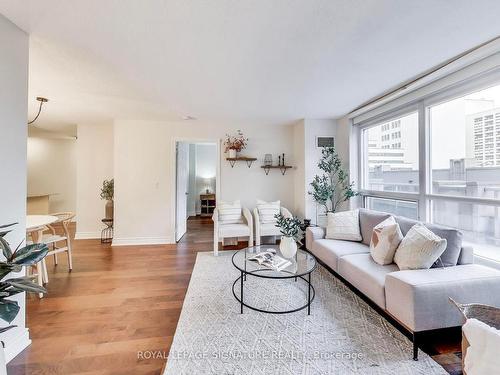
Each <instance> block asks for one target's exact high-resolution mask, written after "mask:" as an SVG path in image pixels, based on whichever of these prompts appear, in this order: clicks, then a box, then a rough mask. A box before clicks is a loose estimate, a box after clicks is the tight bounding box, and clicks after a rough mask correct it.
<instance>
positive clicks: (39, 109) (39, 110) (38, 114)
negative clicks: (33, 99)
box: [28, 101, 44, 125]
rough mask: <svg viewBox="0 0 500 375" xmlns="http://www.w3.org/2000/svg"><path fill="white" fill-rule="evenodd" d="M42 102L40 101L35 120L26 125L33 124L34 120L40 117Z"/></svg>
mask: <svg viewBox="0 0 500 375" xmlns="http://www.w3.org/2000/svg"><path fill="white" fill-rule="evenodd" d="M43 103H44V102H43V101H40V106H39V107H38V113H37V114H36V116H35V118H34V119H33V120H31V121H30V122H28V125H31V124H33V123H34V122H35V121H36V119H37V118H38V116H40V113H41V112H42V105H43Z"/></svg>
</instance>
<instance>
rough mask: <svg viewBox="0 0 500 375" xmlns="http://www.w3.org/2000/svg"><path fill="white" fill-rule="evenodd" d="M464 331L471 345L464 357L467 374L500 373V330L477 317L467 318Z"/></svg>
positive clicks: (487, 374) (484, 374)
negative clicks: (499, 353) (499, 371)
mask: <svg viewBox="0 0 500 375" xmlns="http://www.w3.org/2000/svg"><path fill="white" fill-rule="evenodd" d="M462 331H463V333H464V335H465V337H466V338H467V341H468V342H469V345H470V346H469V347H468V348H467V351H466V353H465V359H464V370H465V371H466V372H467V374H469V375H490V374H498V369H500V356H499V355H498V348H499V347H500V330H498V329H496V328H494V327H490V326H489V325H487V324H486V323H483V322H481V321H479V320H477V319H467V321H466V322H465V324H464V326H463V327H462Z"/></svg>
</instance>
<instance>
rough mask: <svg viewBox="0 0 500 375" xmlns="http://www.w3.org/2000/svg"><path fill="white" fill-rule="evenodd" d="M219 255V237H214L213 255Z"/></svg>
mask: <svg viewBox="0 0 500 375" xmlns="http://www.w3.org/2000/svg"><path fill="white" fill-rule="evenodd" d="M218 255H219V239H218V238H217V237H214V256H218Z"/></svg>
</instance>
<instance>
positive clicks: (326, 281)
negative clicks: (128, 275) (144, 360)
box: [164, 251, 446, 375]
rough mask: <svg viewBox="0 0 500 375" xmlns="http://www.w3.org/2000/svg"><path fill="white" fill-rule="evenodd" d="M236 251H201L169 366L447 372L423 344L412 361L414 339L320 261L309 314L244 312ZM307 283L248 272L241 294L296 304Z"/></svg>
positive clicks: (257, 302) (309, 373)
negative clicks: (239, 296)
mask: <svg viewBox="0 0 500 375" xmlns="http://www.w3.org/2000/svg"><path fill="white" fill-rule="evenodd" d="M233 253H234V252H232V251H230V252H229V251H225V252H219V256H218V257H214V256H213V255H212V254H211V253H198V256H197V259H196V264H195V267H194V270H193V273H192V276H191V281H190V283H189V288H188V291H187V294H186V298H185V300H184V305H183V308H182V312H181V316H180V319H179V323H178V325H177V330H176V332H175V336H174V340H173V343H172V346H171V349H170V353H169V355H168V362H167V365H166V368H165V372H164V374H167V375H180V374H186V375H187V374H189V375H192V374H217V375H222V374H273V375H274V374H279V375H284V374H290V375H292V374H293V375H296V374H303V375H316V374H318V375H319V374H384V375H386V374H398V375H401V374H412V375H414V374H422V375H423V374H425V375H429V374H446V371H444V369H443V368H442V367H441V366H439V365H438V364H437V363H436V362H434V361H433V360H432V359H431V358H430V357H429V356H428V355H426V354H425V353H423V352H420V353H419V360H418V361H413V360H412V344H411V342H410V341H409V340H408V339H407V338H406V337H405V336H404V335H403V334H401V333H400V332H399V331H398V330H397V329H395V328H394V327H393V326H392V325H391V324H390V323H388V322H387V321H386V320H385V319H384V318H383V317H381V316H380V315H379V314H378V313H377V312H375V311H374V310H373V309H372V308H371V307H370V306H369V305H367V304H366V303H365V302H364V301H363V300H362V299H360V298H359V297H358V296H356V294H354V293H353V292H352V291H351V290H350V289H349V288H347V287H346V286H345V285H344V284H343V283H342V282H341V281H339V280H337V279H336V278H335V277H334V276H333V275H332V274H331V273H330V272H328V271H327V270H326V269H324V268H323V267H321V266H319V265H318V267H317V269H316V270H315V271H314V272H313V274H312V282H313V285H314V287H315V289H316V298H315V300H314V301H313V303H312V306H311V315H309V316H308V315H307V310H302V311H298V312H295V313H291V314H284V315H277V314H265V313H260V312H256V311H253V310H250V309H248V308H244V313H243V314H240V305H239V303H238V302H237V301H236V300H235V298H234V296H233V294H232V289H231V288H232V284H233V281H234V280H235V279H236V278H237V277H238V276H239V272H238V271H237V270H236V269H235V268H234V266H233V264H232V263H231V256H232V255H233ZM306 290H307V286H306V283H305V282H303V281H301V280H299V281H298V282H294V280H293V279H292V280H286V281H283V280H281V281H276V280H266V279H261V278H255V277H252V276H248V278H247V281H246V282H245V292H244V293H245V294H244V299H245V302H249V303H250V304H251V305H253V306H257V307H259V308H262V309H292V308H293V307H298V306H300V304H302V303H304V302H305V298H306V296H305V293H306ZM238 293H239V288H238Z"/></svg>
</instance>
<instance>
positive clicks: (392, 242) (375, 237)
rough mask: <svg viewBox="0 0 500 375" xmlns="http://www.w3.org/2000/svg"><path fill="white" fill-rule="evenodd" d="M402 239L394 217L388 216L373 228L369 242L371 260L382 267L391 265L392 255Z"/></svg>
mask: <svg viewBox="0 0 500 375" xmlns="http://www.w3.org/2000/svg"><path fill="white" fill-rule="evenodd" d="M402 239H403V233H401V229H400V228H399V224H398V223H396V220H395V219H394V216H389V217H388V218H387V219H385V220H384V221H382V222H381V223H380V224H377V225H376V226H375V228H373V232H372V238H371V241H370V254H371V256H372V258H373V260H374V261H375V262H377V263H378V264H380V265H382V266H384V265H386V264H391V263H392V262H393V261H394V253H396V249H397V248H398V246H399V244H400V242H401V240H402Z"/></svg>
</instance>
